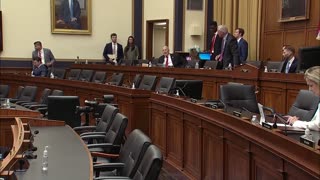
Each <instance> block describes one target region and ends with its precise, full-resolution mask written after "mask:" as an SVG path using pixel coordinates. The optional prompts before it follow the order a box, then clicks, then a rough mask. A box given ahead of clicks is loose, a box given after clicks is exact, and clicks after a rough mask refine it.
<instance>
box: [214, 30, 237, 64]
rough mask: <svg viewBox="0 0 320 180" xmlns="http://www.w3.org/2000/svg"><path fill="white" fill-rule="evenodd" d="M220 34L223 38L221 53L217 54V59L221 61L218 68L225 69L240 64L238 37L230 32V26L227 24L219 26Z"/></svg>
mask: <svg viewBox="0 0 320 180" xmlns="http://www.w3.org/2000/svg"><path fill="white" fill-rule="evenodd" d="M218 35H219V37H220V38H222V43H221V53H220V54H219V55H217V56H216V60H217V61H219V63H218V65H217V69H222V68H223V69H225V68H228V67H229V64H230V65H231V66H232V67H235V66H237V65H239V50H238V43H237V39H236V38H235V37H234V36H233V35H232V34H230V33H229V32H228V28H227V27H226V26H225V25H220V26H218Z"/></svg>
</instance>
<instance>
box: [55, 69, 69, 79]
mask: <svg viewBox="0 0 320 180" xmlns="http://www.w3.org/2000/svg"><path fill="white" fill-rule="evenodd" d="M52 74H53V76H54V78H55V79H64V77H65V75H66V70H65V69H56V68H54V69H53V71H52Z"/></svg>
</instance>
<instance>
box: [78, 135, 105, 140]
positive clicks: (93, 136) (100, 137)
mask: <svg viewBox="0 0 320 180" xmlns="http://www.w3.org/2000/svg"><path fill="white" fill-rule="evenodd" d="M105 137H106V136H105V135H88V136H81V139H83V140H91V139H104V138H105Z"/></svg>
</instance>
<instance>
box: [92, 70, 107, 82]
mask: <svg viewBox="0 0 320 180" xmlns="http://www.w3.org/2000/svg"><path fill="white" fill-rule="evenodd" d="M105 81H106V72H103V71H96V73H95V74H94V76H93V78H92V80H91V82H94V83H104V82H105Z"/></svg>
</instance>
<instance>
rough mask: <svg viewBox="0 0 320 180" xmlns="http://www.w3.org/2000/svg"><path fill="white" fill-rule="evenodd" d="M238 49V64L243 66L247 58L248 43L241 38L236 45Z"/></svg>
mask: <svg viewBox="0 0 320 180" xmlns="http://www.w3.org/2000/svg"><path fill="white" fill-rule="evenodd" d="M238 49H239V57H240V64H245V62H246V60H247V58H248V42H247V41H246V40H245V39H243V38H241V39H240V41H239V43H238Z"/></svg>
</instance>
